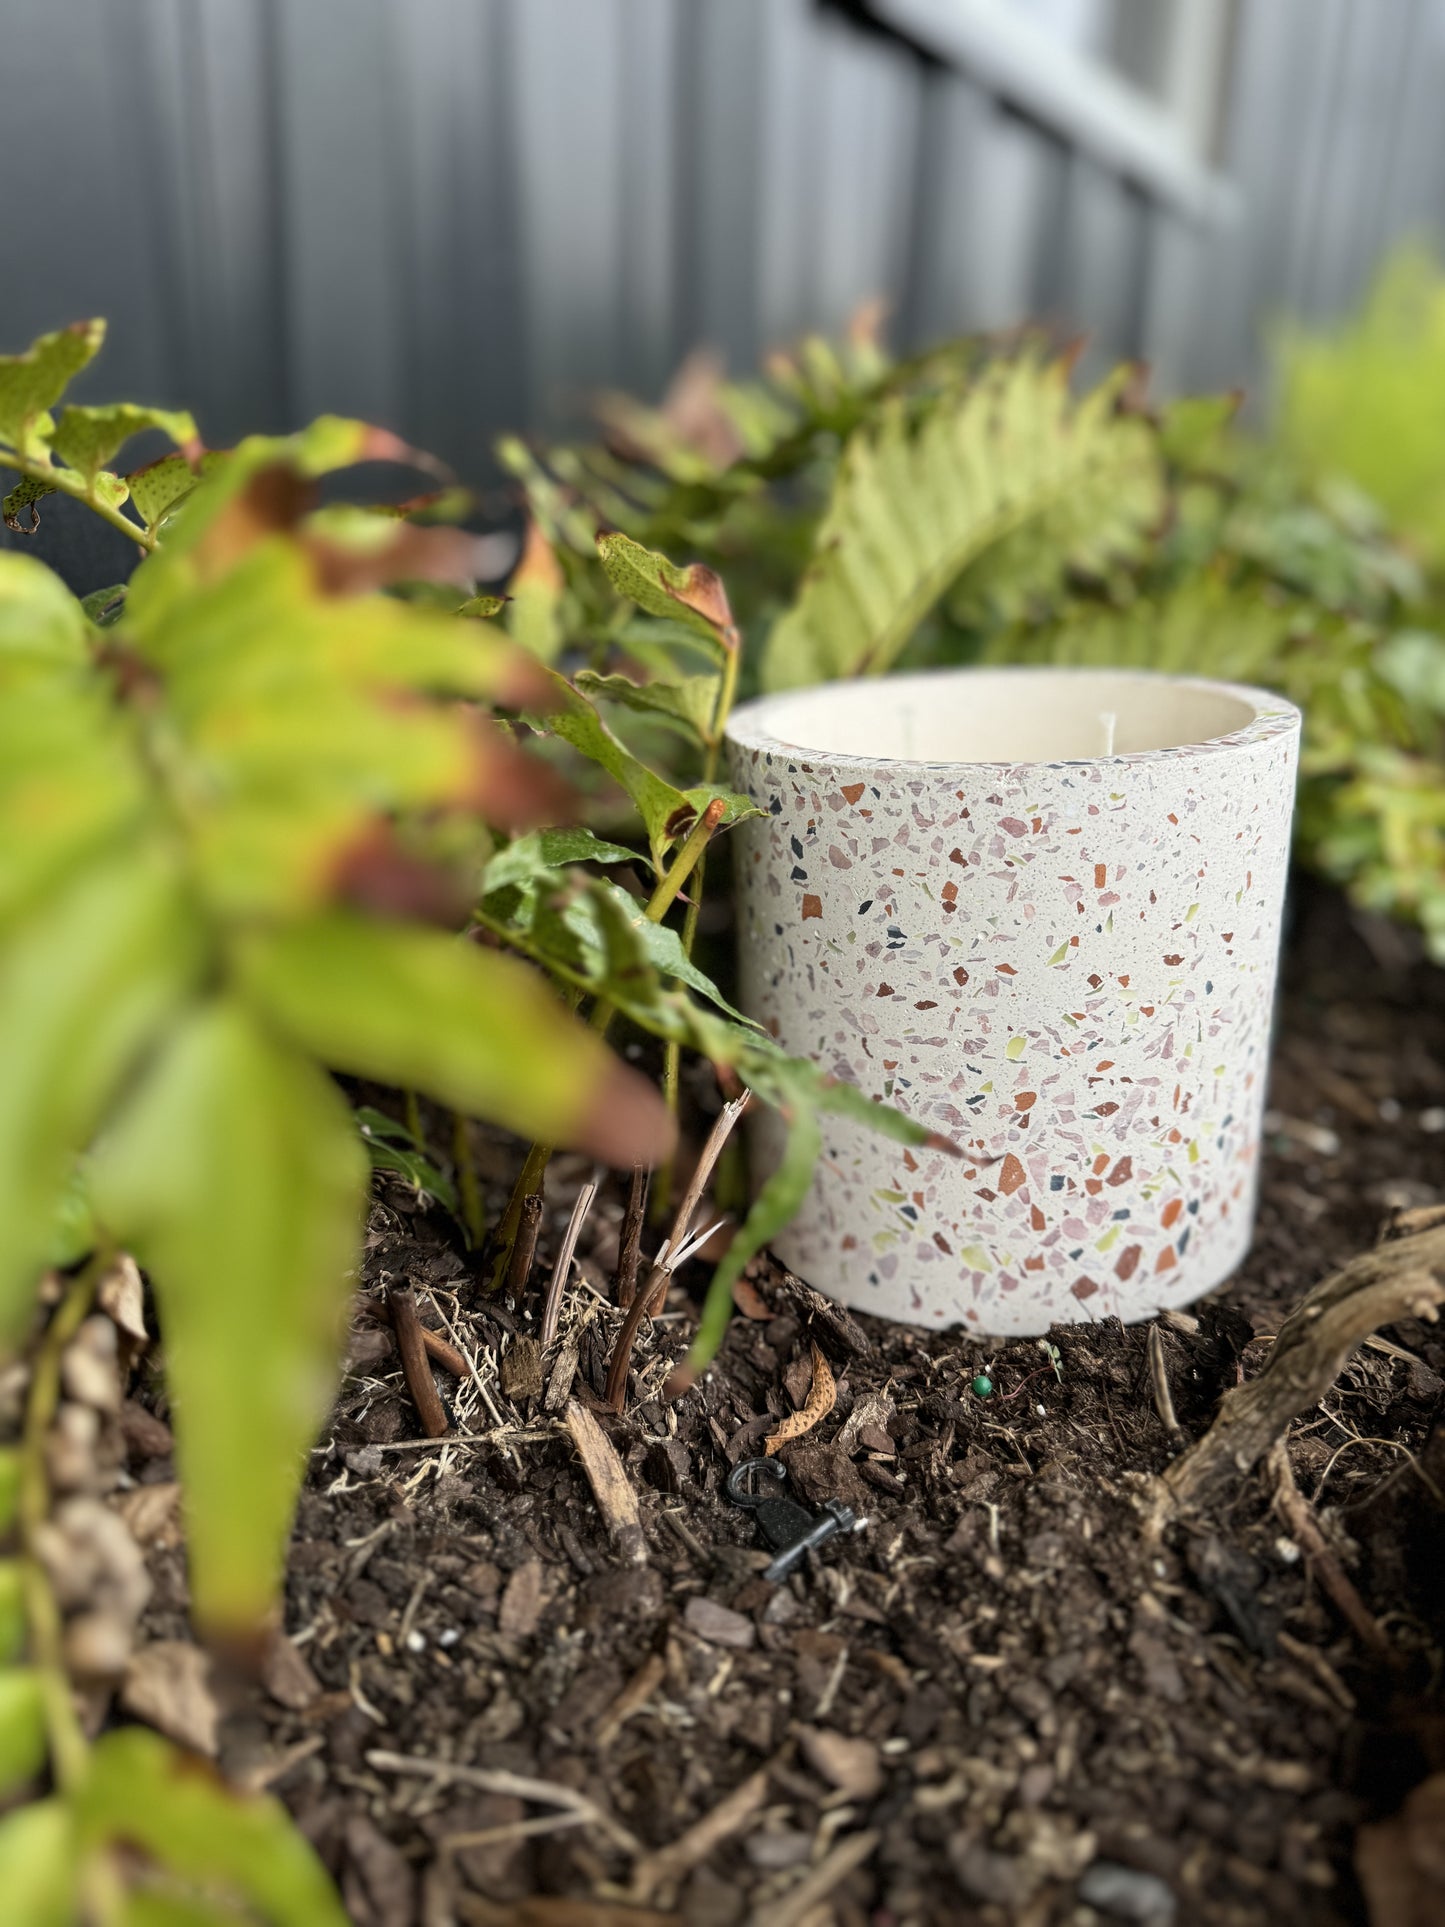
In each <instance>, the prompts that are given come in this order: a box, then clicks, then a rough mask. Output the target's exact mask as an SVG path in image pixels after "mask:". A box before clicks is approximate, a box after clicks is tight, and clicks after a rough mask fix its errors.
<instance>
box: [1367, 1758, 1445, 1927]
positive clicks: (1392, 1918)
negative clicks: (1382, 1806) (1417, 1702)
mask: <svg viewBox="0 0 1445 1927" xmlns="http://www.w3.org/2000/svg"><path fill="white" fill-rule="evenodd" d="M1355 1872H1356V1873H1357V1874H1358V1875H1359V1877H1360V1885H1361V1886H1362V1887H1363V1888H1364V1890H1365V1904H1366V1906H1367V1907H1368V1908H1369V1910H1370V1927H1439V1923H1440V1921H1442V1920H1445V1773H1437V1774H1435V1775H1434V1776H1433V1777H1432V1778H1431V1779H1428V1780H1423V1781H1422V1782H1421V1783H1420V1785H1419V1786H1417V1787H1416V1788H1415V1790H1414V1792H1413V1793H1412V1794H1411V1795H1410V1797H1409V1799H1408V1800H1406V1802H1405V1804H1404V1806H1403V1807H1402V1808H1401V1809H1400V1811H1399V1812H1398V1813H1397V1814H1395V1815H1394V1816H1393V1817H1392V1818H1391V1819H1389V1820H1381V1821H1379V1822H1378V1823H1377V1824H1376V1825H1374V1826H1368V1827H1361V1828H1360V1831H1359V1833H1358V1834H1357V1835H1356V1836H1355Z"/></svg>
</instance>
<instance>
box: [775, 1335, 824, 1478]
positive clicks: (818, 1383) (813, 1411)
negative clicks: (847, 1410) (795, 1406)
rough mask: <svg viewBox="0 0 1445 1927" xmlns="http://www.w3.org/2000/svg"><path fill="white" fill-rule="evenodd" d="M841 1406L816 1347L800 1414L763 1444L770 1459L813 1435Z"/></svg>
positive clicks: (790, 1417)
mask: <svg viewBox="0 0 1445 1927" xmlns="http://www.w3.org/2000/svg"><path fill="white" fill-rule="evenodd" d="M837 1402H838V1387H837V1385H836V1384H835V1383H834V1380H833V1372H832V1368H831V1367H830V1366H829V1364H828V1361H827V1359H826V1358H824V1356H823V1354H822V1353H821V1352H820V1351H819V1350H818V1347H817V1346H816V1345H814V1346H813V1384H812V1388H811V1390H810V1391H809V1393H808V1396H807V1398H806V1400H805V1401H804V1404H803V1409H802V1410H801V1411H800V1412H790V1413H789V1415H788V1416H787V1418H785V1419H784V1420H783V1421H782V1423H781V1424H780V1425H779V1426H778V1428H777V1430H776V1431H775V1432H770V1433H769V1434H768V1436H767V1437H766V1438H765V1439H764V1440H763V1450H764V1452H765V1453H766V1454H767V1455H768V1457H769V1458H771V1457H772V1456H773V1454H774V1452H776V1451H778V1450H779V1449H780V1448H781V1447H782V1446H785V1445H787V1444H788V1443H789V1441H790V1440H792V1439H800V1438H802V1436H803V1434H804V1433H805V1432H811V1431H812V1429H813V1427H814V1426H815V1425H817V1424H818V1423H819V1421H820V1420H822V1419H825V1418H826V1417H827V1416H828V1414H829V1412H831V1411H832V1409H833V1407H834V1406H835V1405H836V1404H837Z"/></svg>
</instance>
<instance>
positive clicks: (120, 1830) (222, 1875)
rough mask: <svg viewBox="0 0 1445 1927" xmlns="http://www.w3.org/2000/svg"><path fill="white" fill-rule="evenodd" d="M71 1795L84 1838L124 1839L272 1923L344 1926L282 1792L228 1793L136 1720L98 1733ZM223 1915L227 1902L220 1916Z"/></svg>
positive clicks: (272, 1926)
mask: <svg viewBox="0 0 1445 1927" xmlns="http://www.w3.org/2000/svg"><path fill="white" fill-rule="evenodd" d="M76 1804H77V1816H78V1823H79V1828H80V1832H81V1836H82V1838H83V1839H84V1840H85V1841H86V1842H87V1843H88V1844H93V1845H101V1844H103V1843H106V1842H109V1841H125V1842H126V1843H127V1844H128V1845H129V1846H131V1847H132V1848H134V1849H137V1850H139V1851H140V1852H142V1853H145V1854H147V1855H149V1856H150V1858H151V1859H153V1860H155V1861H156V1862H158V1863H159V1865H160V1866H162V1867H164V1868H166V1869H168V1870H169V1871H170V1872H171V1873H173V1874H177V1875H180V1876H181V1877H182V1878H183V1879H185V1880H188V1881H192V1882H194V1883H195V1884H196V1885H197V1887H198V1888H199V1889H200V1890H201V1891H202V1892H206V1891H216V1890H218V1889H219V1890H220V1891H221V1892H222V1893H229V1895H231V1896H233V1897H234V1898H236V1899H237V1900H241V1901H244V1902H245V1903H246V1904H247V1905H248V1906H250V1907H252V1908H254V1909H255V1910H256V1911H257V1912H258V1913H260V1914H261V1915H262V1916H263V1917H264V1918H265V1920H266V1921H267V1923H268V1927H348V1922H347V1918H346V1913H345V1910H344V1909H343V1908H342V1905H341V1902H340V1901H339V1900H338V1898H337V1896H336V1891H335V1889H334V1888H333V1886H332V1884H331V1881H330V1880H329V1878H328V1877H327V1874H326V1870H325V1868H324V1867H323V1866H322V1864H321V1862H320V1861H319V1860H318V1859H317V1857H316V1855H315V1853H314V1852H313V1851H312V1849H311V1848H310V1846H309V1845H308V1844H307V1842H306V1841H305V1840H304V1839H303V1837H302V1836H301V1834H300V1832H299V1831H298V1830H297V1828H296V1827H295V1826H294V1825H293V1824H292V1821H291V1819H290V1816H289V1815H288V1814H287V1812H286V1809H285V1808H284V1807H283V1806H282V1805H281V1803H280V1801H279V1800H273V1799H269V1798H266V1797H264V1796H260V1797H258V1796H255V1795H249V1796H248V1795H243V1794H239V1793H233V1792H232V1791H230V1790H229V1789H228V1788H227V1787H226V1786H224V1785H223V1784H222V1782H221V1781H220V1780H219V1779H217V1777H216V1776H215V1774H214V1773H213V1772H212V1770H211V1768H210V1767H209V1766H208V1765H206V1763H205V1762H204V1761H201V1760H196V1759H193V1758H189V1757H188V1756H186V1755H185V1754H182V1753H179V1752H177V1750H176V1749H175V1748H174V1747H172V1746H171V1745H169V1744H168V1743H167V1742H166V1741H165V1740H163V1739H161V1738H160V1736H159V1735H158V1734H156V1733H148V1732H146V1731H144V1730H143V1729H142V1728H140V1727H134V1726H133V1727H127V1728H125V1729H124V1730H122V1731H120V1732H116V1733H107V1734H105V1735H104V1736H103V1737H102V1738H101V1739H100V1740H99V1741H97V1743H96V1746H95V1749H94V1753H93V1755H92V1765H91V1771H90V1773H89V1775H88V1776H87V1778H86V1781H85V1783H84V1785H83V1786H82V1788H81V1790H80V1794H79V1796H78V1799H77V1803H76ZM227 1917H228V1916H227V1913H226V1912H225V1911H224V1903H223V1911H222V1912H221V1914H220V1916H219V1918H220V1920H221V1921H222V1922H224V1921H225V1920H226V1919H227ZM139 1918H140V1920H142V1921H145V1920H146V1919H147V1916H146V1915H145V1914H144V1913H142V1914H141V1915H140V1916H139ZM165 1918H166V1916H164V1915H160V1916H156V1915H151V1916H150V1919H151V1920H153V1921H155V1920H165ZM171 1918H172V1919H174V1918H175V1917H174V1916H171Z"/></svg>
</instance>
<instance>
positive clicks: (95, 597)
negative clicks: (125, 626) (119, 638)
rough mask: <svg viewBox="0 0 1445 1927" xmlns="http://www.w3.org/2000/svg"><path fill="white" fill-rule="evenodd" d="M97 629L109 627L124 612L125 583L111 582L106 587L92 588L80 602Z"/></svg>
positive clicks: (117, 620)
mask: <svg viewBox="0 0 1445 1927" xmlns="http://www.w3.org/2000/svg"><path fill="white" fill-rule="evenodd" d="M80 606H81V608H82V609H84V611H85V613H86V615H87V616H89V618H90V620H91V621H92V622H93V623H94V624H95V626H96V628H97V629H109V628H112V627H113V626H114V624H116V623H117V622H119V621H120V619H121V617H122V616H123V615H124V614H125V584H124V583H123V582H113V583H112V584H111V585H110V587H109V588H108V589H92V590H91V592H90V594H89V595H88V596H86V597H85V598H84V599H83V600H82V602H81V605H80Z"/></svg>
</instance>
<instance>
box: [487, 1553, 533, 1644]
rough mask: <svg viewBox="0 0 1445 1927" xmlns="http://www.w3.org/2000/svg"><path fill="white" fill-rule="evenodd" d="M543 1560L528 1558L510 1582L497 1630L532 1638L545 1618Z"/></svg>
mask: <svg viewBox="0 0 1445 1927" xmlns="http://www.w3.org/2000/svg"><path fill="white" fill-rule="evenodd" d="M542 1605H543V1597H542V1562H541V1560H540V1559H528V1560H527V1561H526V1562H525V1563H524V1564H523V1565H520V1566H518V1568H517V1570H516V1571H515V1572H514V1573H513V1574H512V1576H511V1578H510V1579H509V1580H508V1581H507V1586H506V1590H505V1592H503V1594H502V1603H501V1604H500V1606H498V1608H497V1630H498V1631H499V1632H502V1633H505V1634H506V1636H507V1638H508V1639H530V1638H531V1637H532V1635H533V1633H534V1632H536V1630H537V1621H538V1620H539V1619H540V1618H541V1617H542Z"/></svg>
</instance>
